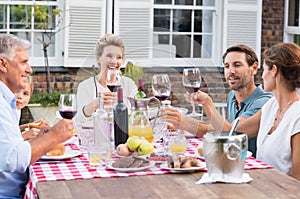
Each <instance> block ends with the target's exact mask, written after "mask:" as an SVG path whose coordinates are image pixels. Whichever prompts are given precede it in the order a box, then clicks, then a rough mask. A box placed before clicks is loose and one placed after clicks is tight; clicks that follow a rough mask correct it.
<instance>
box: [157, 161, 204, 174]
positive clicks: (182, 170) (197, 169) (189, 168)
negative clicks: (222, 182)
mask: <svg viewBox="0 0 300 199" xmlns="http://www.w3.org/2000/svg"><path fill="white" fill-rule="evenodd" d="M205 167H206V165H205V163H204V162H203V163H201V166H198V167H195V166H192V167H186V168H174V167H172V166H170V165H169V164H168V163H167V162H166V163H163V164H161V165H160V168H162V169H166V170H169V171H175V172H193V171H200V170H201V169H204V168H205Z"/></svg>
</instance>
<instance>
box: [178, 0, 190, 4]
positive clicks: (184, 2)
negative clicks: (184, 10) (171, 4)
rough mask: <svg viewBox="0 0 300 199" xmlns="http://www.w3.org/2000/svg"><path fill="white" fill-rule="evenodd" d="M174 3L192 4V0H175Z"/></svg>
mask: <svg viewBox="0 0 300 199" xmlns="http://www.w3.org/2000/svg"><path fill="white" fill-rule="evenodd" d="M175 5H193V0H175Z"/></svg>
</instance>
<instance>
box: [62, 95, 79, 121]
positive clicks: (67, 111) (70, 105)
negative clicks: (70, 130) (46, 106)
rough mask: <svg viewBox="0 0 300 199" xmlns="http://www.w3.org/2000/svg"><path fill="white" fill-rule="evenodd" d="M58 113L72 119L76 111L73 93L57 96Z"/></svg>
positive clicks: (75, 100)
mask: <svg viewBox="0 0 300 199" xmlns="http://www.w3.org/2000/svg"><path fill="white" fill-rule="evenodd" d="M58 111H59V114H60V115H61V116H62V117H63V118H65V119H72V118H73V117H74V116H75V115H76V113H77V99H76V95H75V94H61V95H60V98H59V107H58Z"/></svg>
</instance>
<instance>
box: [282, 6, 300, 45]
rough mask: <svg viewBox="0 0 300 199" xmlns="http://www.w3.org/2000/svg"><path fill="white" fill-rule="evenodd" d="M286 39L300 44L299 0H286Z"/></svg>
mask: <svg viewBox="0 0 300 199" xmlns="http://www.w3.org/2000/svg"><path fill="white" fill-rule="evenodd" d="M285 5H287V6H286V8H285V9H286V12H285V13H286V14H285V20H284V21H285V30H284V32H285V34H284V41H286V42H294V43H296V44H298V45H300V24H299V6H300V5H299V0H286V1H285Z"/></svg>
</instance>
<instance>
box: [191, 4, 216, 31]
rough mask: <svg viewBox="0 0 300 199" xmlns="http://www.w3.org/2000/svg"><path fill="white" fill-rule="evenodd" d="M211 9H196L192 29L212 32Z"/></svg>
mask: <svg viewBox="0 0 300 199" xmlns="http://www.w3.org/2000/svg"><path fill="white" fill-rule="evenodd" d="M212 24H213V11H212V10H203V11H201V10H196V11H195V17H194V31H195V32H204V33H212Z"/></svg>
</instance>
